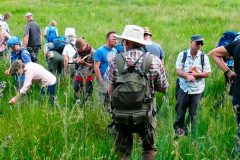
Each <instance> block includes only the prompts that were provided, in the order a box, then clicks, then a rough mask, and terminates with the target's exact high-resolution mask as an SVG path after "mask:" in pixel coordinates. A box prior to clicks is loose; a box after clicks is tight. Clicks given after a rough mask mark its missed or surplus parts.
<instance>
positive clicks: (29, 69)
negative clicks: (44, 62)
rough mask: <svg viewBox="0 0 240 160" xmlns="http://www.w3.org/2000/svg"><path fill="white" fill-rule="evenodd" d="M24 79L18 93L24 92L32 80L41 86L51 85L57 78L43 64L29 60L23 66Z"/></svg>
mask: <svg viewBox="0 0 240 160" xmlns="http://www.w3.org/2000/svg"><path fill="white" fill-rule="evenodd" d="M24 74H25V80H24V83H23V87H22V88H21V89H20V93H23V94H25V93H26V92H27V90H28V89H29V88H30V86H31V85H32V82H33V81H35V82H39V83H40V84H41V86H42V87H46V86H49V85H53V84H55V83H56V81H57V78H56V77H55V76H54V75H53V74H52V73H50V72H49V71H48V70H46V69H45V68H44V67H43V66H41V65H40V64H37V63H33V62H29V63H27V64H26V65H25V67H24Z"/></svg>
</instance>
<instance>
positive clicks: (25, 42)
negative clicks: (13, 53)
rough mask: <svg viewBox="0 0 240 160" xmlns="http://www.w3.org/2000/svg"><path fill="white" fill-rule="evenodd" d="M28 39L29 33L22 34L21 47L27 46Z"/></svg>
mask: <svg viewBox="0 0 240 160" xmlns="http://www.w3.org/2000/svg"><path fill="white" fill-rule="evenodd" d="M28 39H29V35H24V37H23V48H27V46H28Z"/></svg>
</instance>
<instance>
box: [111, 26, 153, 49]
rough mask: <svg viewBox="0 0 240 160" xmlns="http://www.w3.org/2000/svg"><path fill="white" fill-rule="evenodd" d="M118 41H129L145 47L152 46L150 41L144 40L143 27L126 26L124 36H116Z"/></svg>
mask: <svg viewBox="0 0 240 160" xmlns="http://www.w3.org/2000/svg"><path fill="white" fill-rule="evenodd" d="M115 37H116V38H117V39H118V40H120V41H121V40H123V39H125V40H129V41H133V42H136V43H139V44H143V45H150V44H152V43H151V42H149V41H145V40H144V30H143V28H142V27H140V26H137V25H126V26H125V28H124V30H123V33H122V35H115Z"/></svg>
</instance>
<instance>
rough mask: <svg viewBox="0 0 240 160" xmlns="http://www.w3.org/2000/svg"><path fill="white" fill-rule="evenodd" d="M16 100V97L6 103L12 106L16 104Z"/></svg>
mask: <svg viewBox="0 0 240 160" xmlns="http://www.w3.org/2000/svg"><path fill="white" fill-rule="evenodd" d="M16 101H17V99H16V97H13V98H12V99H10V101H9V102H8V104H10V105H14V104H15V103H16Z"/></svg>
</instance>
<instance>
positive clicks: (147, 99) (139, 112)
mask: <svg viewBox="0 0 240 160" xmlns="http://www.w3.org/2000/svg"><path fill="white" fill-rule="evenodd" d="M145 54H146V55H145ZM142 56H145V57H144V60H143V63H142V66H141V67H137V63H138V61H139V59H140V58H141V57H142ZM152 59H153V55H152V54H150V53H149V52H147V53H146V52H144V53H143V54H142V55H141V56H140V57H139V58H138V59H137V60H136V61H135V62H134V63H133V65H132V66H128V67H127V68H126V67H125V65H126V59H125V53H124V52H123V53H121V54H117V55H116V56H115V61H116V65H117V68H118V71H119V77H118V78H117V80H116V84H115V86H114V88H115V89H114V91H113V93H112V95H111V105H112V112H113V115H112V116H113V120H114V122H115V123H121V124H129V123H133V124H139V123H144V122H148V121H149V118H150V116H152V113H153V108H152V106H151V102H152V95H151V91H150V80H149V78H148V76H147V72H148V71H149V67H150V64H151V62H152ZM124 68H126V69H124Z"/></svg>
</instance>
